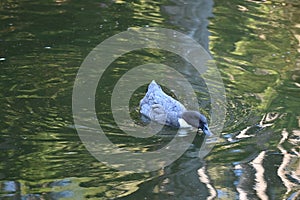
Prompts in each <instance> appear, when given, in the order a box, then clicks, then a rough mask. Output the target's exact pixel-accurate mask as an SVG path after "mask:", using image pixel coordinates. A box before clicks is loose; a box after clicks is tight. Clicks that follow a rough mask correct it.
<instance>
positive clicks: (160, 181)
mask: <svg viewBox="0 0 300 200" xmlns="http://www.w3.org/2000/svg"><path fill="white" fill-rule="evenodd" d="M212 6H213V2H212V1H209V0H203V1H189V2H187V1H175V0H173V1H170V2H162V3H157V2H131V3H130V2H125V1H112V2H105V3H99V2H95V1H93V0H91V1H85V2H70V1H49V2H38V3H37V2H31V1H23V2H21V1H2V2H1V4H0V17H1V20H2V21H1V22H2V24H1V27H0V43H1V45H0V66H1V70H2V73H1V75H0V76H1V80H0V83H1V84H0V89H1V91H2V92H1V94H0V108H1V112H2V113H1V115H0V121H1V124H0V128H1V135H0V150H1V151H0V160H1V162H0V198H1V199H22V198H23V199H62V198H70V199H88V198H94V199H108V198H111V199H115V198H120V199H144V198H148V199H155V198H157V199H162V198H165V199H176V198H177V199H184V198H191V199H207V198H211V199H213V198H219V199H257V198H262V199H298V198H299V195H300V194H299V190H300V168H299V166H300V165H299V162H300V161H299V142H300V140H299V137H300V130H299V127H300V120H299V119H300V115H299V113H300V111H299V88H300V83H299V80H300V79H299V77H300V73H299V72H300V68H299V66H300V62H299V52H300V46H299V44H300V36H299V35H300V31H299V29H300V25H299V24H300V21H299V19H300V15H299V11H298V10H299V3H298V2H296V1H285V2H282V1H280V0H276V1H250V0H249V1H243V2H241V1H235V0H233V1H222V0H216V1H215V2H214V7H212ZM212 11H213V12H212ZM212 13H213V15H212ZM212 16H214V17H212ZM208 18H209V20H210V23H209V27H208V28H206V26H207V24H208ZM139 26H143V27H145V26H163V27H167V28H174V29H176V30H181V31H182V32H184V33H187V34H190V36H192V37H193V38H195V39H196V40H197V41H199V42H200V43H201V44H202V45H203V46H205V48H207V49H209V50H210V52H211V54H212V55H213V56H214V58H215V59H216V60H217V63H218V67H219V69H220V70H221V73H222V76H223V78H224V82H225V84H226V89H227V98H228V104H227V105H228V116H227V120H226V127H225V129H224V132H223V136H222V138H220V139H219V140H217V141H215V142H216V143H217V144H216V145H215V146H214V148H213V150H212V152H211V153H210V154H208V155H207V156H206V157H205V158H203V159H199V157H198V156H199V155H198V152H199V149H200V148H201V146H200V144H202V142H203V139H204V138H201V137H200V136H196V138H195V141H194V143H193V145H191V147H190V148H189V149H188V151H187V152H186V153H185V154H184V155H183V156H182V157H181V158H180V159H179V160H177V161H176V162H174V163H173V164H171V165H170V166H168V167H166V168H164V169H161V170H159V171H157V172H152V173H140V174H138V173H129V172H118V171H115V170H113V169H110V168H109V167H107V166H106V165H105V164H103V163H99V162H98V161H97V160H95V159H94V158H93V157H92V156H91V155H90V154H89V153H88V152H87V151H86V150H85V148H84V146H83V145H82V143H81V141H80V140H79V138H78V136H77V133H76V132H75V129H74V127H73V119H72V118H71V116H72V113H71V93H72V86H73V81H74V78H75V76H76V73H77V70H78V68H79V66H80V63H81V62H82V60H83V59H84V57H85V56H86V55H87V54H88V52H89V51H91V50H92V48H93V47H95V46H96V45H98V44H99V43H100V42H101V41H103V40H104V39H106V38H107V37H109V36H111V35H114V34H116V33H119V32H120V31H123V30H127V28H128V27H139ZM162 55H163V54H162V53H161V52H158V51H154V50H153V51H151V50H149V51H144V52H139V53H138V54H135V55H134V54H133V55H128V57H127V58H123V59H121V60H118V61H117V62H116V63H115V65H114V66H113V67H116V68H114V69H115V71H113V70H111V71H109V72H108V73H107V76H106V79H107V80H105V81H106V82H105V81H104V82H105V84H106V85H104V86H103V87H102V88H100V89H103V90H104V91H106V90H107V91H111V87H112V80H115V79H117V78H118V77H120V76H121V75H122V74H123V73H124V72H126V70H128V69H130V68H131V67H132V66H135V65H137V64H140V63H139V62H138V60H137V59H135V58H138V59H139V60H144V61H146V62H158V61H165V63H168V62H169V63H171V62H173V61H174V60H175V62H180V63H183V64H182V66H183V67H182V72H183V74H185V75H187V77H190V79H191V82H192V83H193V85H194V86H195V88H196V89H197V90H199V93H198V95H199V97H200V99H201V107H203V108H204V111H205V112H209V109H210V106H209V104H210V102H209V96H208V94H207V93H206V91H205V89H203V88H204V87H205V85H204V84H203V83H202V82H201V80H200V78H199V77H194V76H193V75H194V73H193V71H189V69H190V67H189V65H188V64H187V63H184V62H183V61H182V60H180V59H178V58H177V57H175V56H173V57H172V56H170V57H169V58H173V60H172V59H169V60H168V59H166V58H164V57H163V56H162ZM142 89H143V88H142ZM143 92H144V90H141V91H138V92H137V93H136V94H135V95H136V96H135V97H136V99H137V100H136V101H137V102H138V100H139V99H140V97H141V96H142V95H144V93H143ZM107 94H108V95H106V94H104V95H103V96H102V97H100V100H101V103H99V106H100V107H103V109H104V111H103V112H100V111H101V110H99V114H100V115H104V116H106V118H105V119H103V120H100V123H102V125H103V126H104V127H105V129H106V131H107V132H108V135H109V137H110V139H111V140H112V141H114V142H116V143H118V144H119V145H120V146H122V147H124V148H128V149H130V150H133V151H152V150H155V149H157V148H160V147H161V146H164V145H165V144H166V143H167V142H168V141H169V140H170V139H172V133H171V132H168V131H166V132H165V133H166V134H165V135H164V136H162V135H160V137H155V138H151V139H149V140H138V139H136V140H135V139H134V138H129V137H126V136H125V135H122V133H120V132H119V131H118V130H117V127H116V126H115V124H114V122H113V119H112V117H111V116H110V115H109V113H107V112H105V109H106V108H107V109H108V107H109V97H110V96H109V92H108V93H107ZM202 100H203V101H202ZM133 101H135V100H133ZM134 103H136V102H133V104H134ZM132 109H133V110H135V107H134V105H133V106H132ZM135 114H136V113H135ZM134 116H135V117H137V115H134Z"/></svg>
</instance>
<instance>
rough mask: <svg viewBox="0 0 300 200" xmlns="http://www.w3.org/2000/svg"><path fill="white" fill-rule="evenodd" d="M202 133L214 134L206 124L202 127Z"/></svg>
mask: <svg viewBox="0 0 300 200" xmlns="http://www.w3.org/2000/svg"><path fill="white" fill-rule="evenodd" d="M202 131H203V133H204V134H205V135H207V136H209V137H210V136H213V135H214V134H212V132H211V131H210V130H209V128H208V126H207V125H204V127H203V129H202Z"/></svg>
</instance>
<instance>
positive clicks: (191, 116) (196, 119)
mask: <svg viewBox="0 0 300 200" xmlns="http://www.w3.org/2000/svg"><path fill="white" fill-rule="evenodd" d="M182 118H183V119H184V120H185V121H186V122H187V123H188V124H190V125H191V126H193V127H195V128H198V130H200V129H201V130H202V131H203V133H204V134H205V135H207V136H212V135H213V134H212V133H211V132H210V130H209V128H208V124H207V119H206V117H205V116H204V115H202V114H200V113H199V112H197V111H185V112H183V114H182Z"/></svg>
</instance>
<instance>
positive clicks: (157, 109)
mask: <svg viewBox="0 0 300 200" xmlns="http://www.w3.org/2000/svg"><path fill="white" fill-rule="evenodd" d="M150 119H152V120H153V121H156V122H158V123H160V124H165V122H166V120H167V113H166V112H165V109H164V107H163V106H162V105H160V104H153V105H152V106H151V110H150Z"/></svg>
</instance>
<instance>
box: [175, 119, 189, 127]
mask: <svg viewBox="0 0 300 200" xmlns="http://www.w3.org/2000/svg"><path fill="white" fill-rule="evenodd" d="M178 123H179V127H180V128H192V126H191V125H189V124H188V123H187V122H186V121H185V120H184V119H182V118H178Z"/></svg>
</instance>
